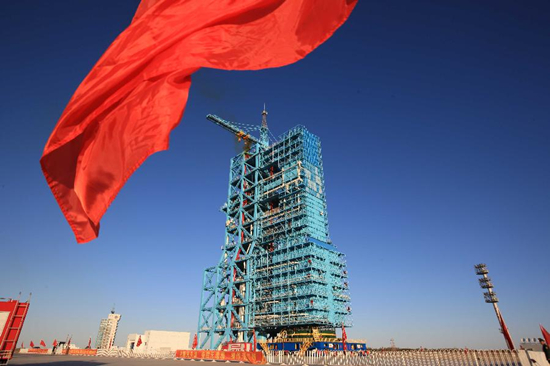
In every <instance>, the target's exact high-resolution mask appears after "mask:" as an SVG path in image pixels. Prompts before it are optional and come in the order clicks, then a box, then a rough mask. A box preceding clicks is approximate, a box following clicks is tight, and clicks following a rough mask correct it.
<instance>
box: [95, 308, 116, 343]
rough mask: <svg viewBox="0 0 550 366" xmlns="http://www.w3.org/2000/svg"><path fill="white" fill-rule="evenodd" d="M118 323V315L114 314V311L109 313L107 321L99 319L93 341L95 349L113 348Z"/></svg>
mask: <svg viewBox="0 0 550 366" xmlns="http://www.w3.org/2000/svg"><path fill="white" fill-rule="evenodd" d="M119 321H120V314H115V311H114V310H112V311H111V314H109V316H108V317H107V319H101V322H100V323H99V332H98V333H97V338H96V341H95V348H98V349H110V348H111V347H112V346H113V344H114V343H115V337H116V331H117V329H118V322H119Z"/></svg>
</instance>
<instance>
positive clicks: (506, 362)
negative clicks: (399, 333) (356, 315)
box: [267, 350, 529, 366]
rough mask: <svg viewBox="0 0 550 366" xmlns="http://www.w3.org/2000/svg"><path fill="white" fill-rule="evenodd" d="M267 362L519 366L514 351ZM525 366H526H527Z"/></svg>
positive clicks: (338, 355)
mask: <svg viewBox="0 0 550 366" xmlns="http://www.w3.org/2000/svg"><path fill="white" fill-rule="evenodd" d="M267 362H268V363H271V364H280V365H346V366H521V361H520V357H519V355H518V353H517V352H512V351H504V350H494V351H471V350H470V351H465V350H460V351H458V350H449V351H371V352H369V354H368V355H367V354H360V353H349V352H348V353H344V352H332V353H328V354H325V353H322V352H318V351H308V352H306V353H305V354H303V355H299V354H298V353H295V354H285V353H284V352H283V351H277V352H271V353H270V354H269V355H267ZM527 366H529V364H527Z"/></svg>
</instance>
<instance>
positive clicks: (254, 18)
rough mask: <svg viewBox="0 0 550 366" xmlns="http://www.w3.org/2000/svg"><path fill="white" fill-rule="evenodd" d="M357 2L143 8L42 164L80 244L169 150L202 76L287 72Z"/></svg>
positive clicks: (83, 87) (69, 111)
mask: <svg viewBox="0 0 550 366" xmlns="http://www.w3.org/2000/svg"><path fill="white" fill-rule="evenodd" d="M356 2H357V0H239V1H233V0H142V2H141V3H140V5H139V7H138V9H137V12H136V14H135V16H134V19H133V20H132V23H131V24H130V25H129V26H128V28H126V30H124V31H123V32H122V33H121V34H120V35H119V36H118V37H117V39H116V40H115V41H114V42H113V43H112V44H111V46H110V47H109V48H108V49H107V51H105V53H104V54H103V56H102V57H101V58H100V59H99V61H98V62H97V63H96V65H95V66H94V68H93V69H92V70H91V71H90V73H89V74H88V76H86V78H85V79H84V80H83V81H82V83H81V84H80V86H79V87H78V89H77V90H76V91H75V93H74V95H73V97H72V98H71V100H70V101H69V103H68V105H67V107H66V108H65V111H64V112H63V114H62V115H61V118H60V119H59V121H58V123H57V125H56V127H55V128H54V130H53V132H52V134H51V136H50V138H49V140H48V142H47V143H46V146H45V148H44V152H43V155H42V158H41V159H40V163H41V166H42V171H43V172H44V176H45V177H46V180H47V182H48V185H49V186H50V188H51V190H52V192H53V194H54V196H55V198H56V200H57V202H58V204H59V206H60V207H61V210H62V211H63V214H64V215H65V218H66V219H67V221H68V222H69V224H70V226H71V228H72V230H73V232H74V233H75V236H76V239H77V241H78V242H79V243H84V242H87V241H90V240H92V239H95V238H96V237H97V235H98V233H99V221H100V219H101V217H102V216H103V214H104V213H105V211H106V210H107V208H108V207H109V205H110V204H111V202H112V201H113V200H114V198H115V197H116V195H117V193H118V192H119V190H120V189H121V188H122V187H123V186H124V184H125V182H126V180H127V179H128V178H129V177H130V176H131V175H132V174H133V172H134V171H135V170H136V169H137V168H138V167H139V166H140V165H141V164H142V163H143V162H144V161H145V159H147V157H148V156H149V155H151V154H153V153H155V152H157V151H161V150H166V149H168V140H169V135H170V132H171V131H172V129H173V128H175V127H176V125H177V124H178V123H179V120H180V119H181V117H182V115H183V112H184V110H185V105H186V102H187V97H188V93H189V87H190V85H191V74H192V73H194V72H195V71H197V70H198V69H199V68H201V67H210V68H216V69H224V70H258V69H265V68H272V67H280V66H284V65H288V64H291V63H293V62H296V61H298V60H300V59H302V58H304V57H305V56H306V55H307V54H309V53H310V52H311V51H313V50H314V49H315V48H316V47H317V46H319V45H320V44H321V43H323V42H324V41H325V40H326V39H328V38H329V37H330V36H331V35H332V34H333V33H334V31H335V30H336V29H337V28H338V27H339V26H340V25H342V24H343V23H344V22H345V21H346V19H347V18H348V16H349V14H350V13H351V11H352V10H353V8H354V7H355V4H356Z"/></svg>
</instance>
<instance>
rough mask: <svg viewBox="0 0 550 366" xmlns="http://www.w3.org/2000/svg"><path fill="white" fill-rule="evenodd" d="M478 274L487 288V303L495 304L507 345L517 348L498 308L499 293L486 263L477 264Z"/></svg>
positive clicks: (480, 284) (485, 295)
mask: <svg viewBox="0 0 550 366" xmlns="http://www.w3.org/2000/svg"><path fill="white" fill-rule="evenodd" d="M474 268H475V271H476V275H478V276H481V278H480V279H479V286H480V287H481V288H482V289H485V290H487V291H486V292H484V293H483V297H484V298H485V302H486V303H490V304H493V308H494V309H495V314H496V315H497V319H498V322H499V324H500V331H501V333H502V335H503V336H504V340H505V341H506V345H507V346H508V349H509V350H510V351H513V350H515V347H514V342H513V341H512V337H511V336H510V332H509V331H508V327H507V326H506V323H505V322H504V318H503V317H502V314H501V313H500V310H499V308H498V305H497V303H498V297H497V294H496V293H495V292H494V291H493V287H494V286H493V283H492V282H491V278H489V276H487V275H488V274H489V270H488V269H487V265H486V264H485V263H480V264H476V265H475V266H474Z"/></svg>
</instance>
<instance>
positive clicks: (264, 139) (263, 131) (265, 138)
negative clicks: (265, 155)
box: [260, 103, 269, 147]
mask: <svg viewBox="0 0 550 366" xmlns="http://www.w3.org/2000/svg"><path fill="white" fill-rule="evenodd" d="M260 142H261V143H262V145H263V146H264V147H267V146H269V129H268V128H267V111H266V109H265V103H264V110H263V112H262V127H261V128H260Z"/></svg>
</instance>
